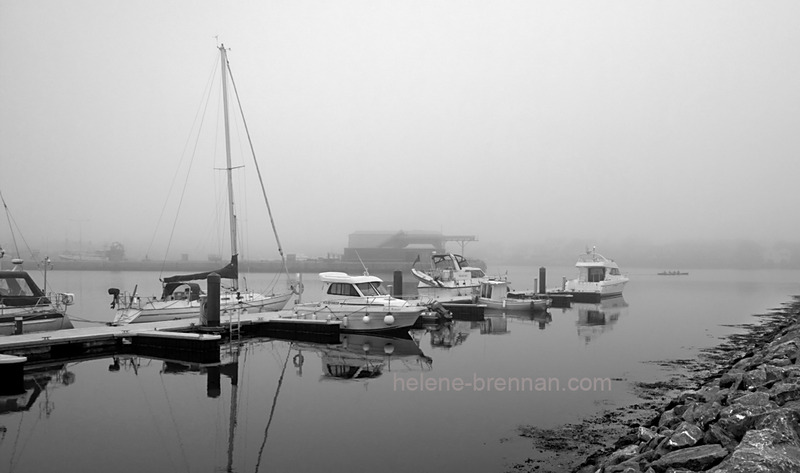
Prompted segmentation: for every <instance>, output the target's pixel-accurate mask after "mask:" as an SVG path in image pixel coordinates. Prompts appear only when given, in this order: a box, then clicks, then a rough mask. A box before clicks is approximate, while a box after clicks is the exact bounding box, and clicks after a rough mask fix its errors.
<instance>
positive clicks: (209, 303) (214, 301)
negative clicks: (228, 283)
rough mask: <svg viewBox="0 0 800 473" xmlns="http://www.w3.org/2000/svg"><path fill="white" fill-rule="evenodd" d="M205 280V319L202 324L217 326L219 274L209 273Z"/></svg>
mask: <svg viewBox="0 0 800 473" xmlns="http://www.w3.org/2000/svg"><path fill="white" fill-rule="evenodd" d="M206 282H207V284H208V288H207V289H208V290H207V292H208V297H207V298H206V320H205V324H204V326H206V327H219V282H220V276H219V274H217V273H211V274H209V275H208V278H206Z"/></svg>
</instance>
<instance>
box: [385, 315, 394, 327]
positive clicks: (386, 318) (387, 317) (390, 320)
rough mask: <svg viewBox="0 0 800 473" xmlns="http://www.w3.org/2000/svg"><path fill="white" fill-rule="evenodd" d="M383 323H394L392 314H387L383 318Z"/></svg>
mask: <svg viewBox="0 0 800 473" xmlns="http://www.w3.org/2000/svg"><path fill="white" fill-rule="evenodd" d="M383 323H385V324H386V325H392V324H393V323H394V316H393V315H392V314H388V315H387V316H386V317H384V318H383Z"/></svg>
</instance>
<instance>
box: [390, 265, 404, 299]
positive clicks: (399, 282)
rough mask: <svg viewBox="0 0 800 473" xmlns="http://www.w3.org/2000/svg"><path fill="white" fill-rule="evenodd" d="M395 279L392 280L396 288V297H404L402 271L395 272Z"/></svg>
mask: <svg viewBox="0 0 800 473" xmlns="http://www.w3.org/2000/svg"><path fill="white" fill-rule="evenodd" d="M393 276H394V278H393V280H392V282H393V284H394V286H393V288H394V294H393V296H394V297H397V298H401V297H403V272H402V271H395V272H394V274H393Z"/></svg>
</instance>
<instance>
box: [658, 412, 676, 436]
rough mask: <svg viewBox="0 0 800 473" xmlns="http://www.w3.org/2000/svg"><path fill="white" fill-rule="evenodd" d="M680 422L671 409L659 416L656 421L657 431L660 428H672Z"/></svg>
mask: <svg viewBox="0 0 800 473" xmlns="http://www.w3.org/2000/svg"><path fill="white" fill-rule="evenodd" d="M680 421H681V419H680V417H678V416H677V415H676V414H675V411H674V410H673V409H670V410H668V411H664V413H663V414H661V417H660V418H659V419H658V428H659V431H660V430H661V429H662V428H672V427H673V426H675V425H678V424H679V423H680Z"/></svg>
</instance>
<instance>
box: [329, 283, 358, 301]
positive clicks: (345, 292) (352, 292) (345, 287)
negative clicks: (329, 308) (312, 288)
mask: <svg viewBox="0 0 800 473" xmlns="http://www.w3.org/2000/svg"><path fill="white" fill-rule="evenodd" d="M328 294H330V295H332V296H356V297H358V296H360V295H361V294H359V293H358V290H357V289H356V288H355V286H353V285H352V284H347V283H343V282H334V283H331V285H330V287H329V288H328Z"/></svg>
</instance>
